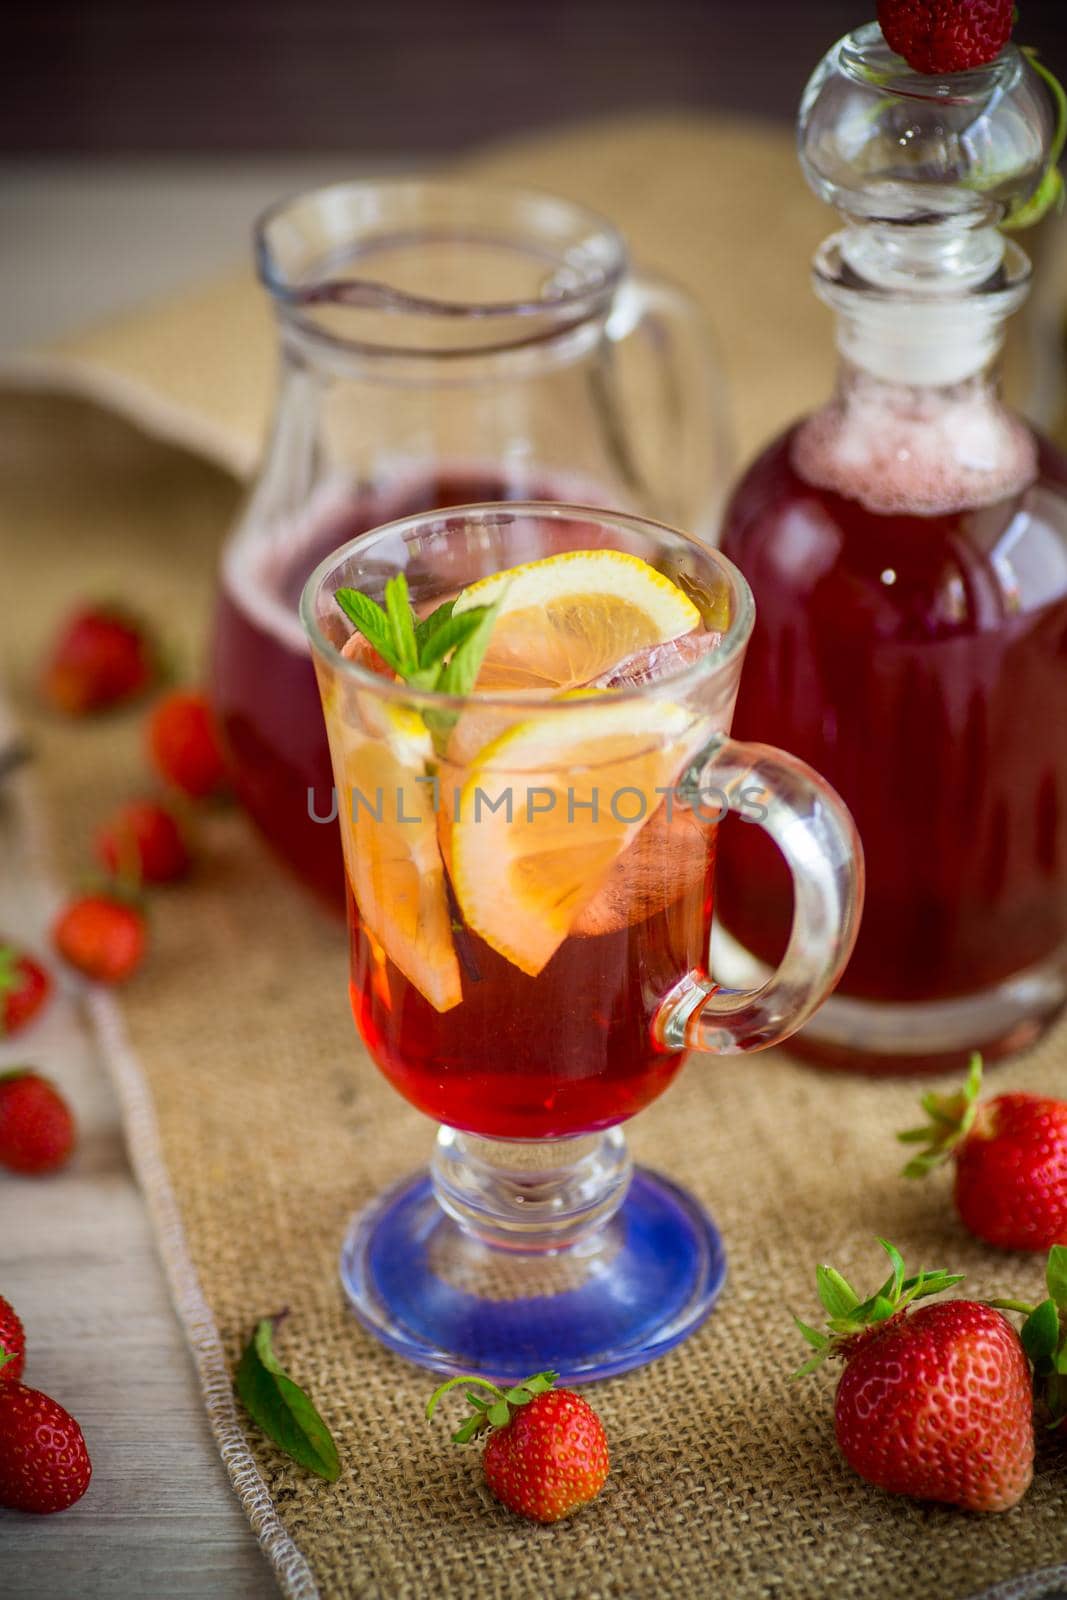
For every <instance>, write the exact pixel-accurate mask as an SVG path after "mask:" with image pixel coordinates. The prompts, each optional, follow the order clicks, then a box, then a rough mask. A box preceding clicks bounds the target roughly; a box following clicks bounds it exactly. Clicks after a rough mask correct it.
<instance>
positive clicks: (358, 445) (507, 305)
mask: <svg viewBox="0 0 1067 1600" xmlns="http://www.w3.org/2000/svg"><path fill="white" fill-rule="evenodd" d="M256 247H257V258H258V266H259V275H260V279H261V281H262V282H263V284H264V285H265V287H266V288H267V290H268V292H269V293H270V296H271V298H272V300H273V303H274V309H275V313H276V316H277V322H278V333H279V344H280V381H279V389H278V396H277V403H276V409H275V416H274V423H273V427H272V430H271V434H270V439H269V442H268V446H267V450H266V455H265V459H264V461H263V465H262V468H261V471H260V474H259V477H258V479H257V481H256V483H255V485H254V486H253V488H252V490H251V493H250V496H249V499H248V503H247V506H246V508H245V510H244V513H243V515H242V517H241V519H240V521H239V523H238V525H237V527H236V529H235V530H234V532H233V533H232V535H231V537H230V539H229V541H228V543H227V545H226V547H225V550H224V553H223V558H222V571H221V583H220V598H219V605H218V613H217V622H216V628H215V643H214V663H213V684H214V696H215V702H216V706H217V710H218V714H219V718H220V724H221V727H222V731H223V734H224V737H225V740H226V743H227V746H228V749H229V752H230V756H231V763H232V768H233V774H234V782H235V786H236V789H237V792H238V795H239V797H240V799H241V800H242V802H243V804H244V805H245V807H246V809H247V810H248V812H249V813H250V815H251V816H252V818H253V820H254V821H255V822H256V823H257V824H258V826H259V827H260V829H261V831H262V832H263V834H264V835H265V837H266V838H267V840H268V842H269V843H270V844H271V845H272V847H273V848H274V851H275V852H276V854H277V855H278V856H280V857H281V859H282V860H283V861H285V862H287V863H288V864H289V865H290V866H291V867H292V868H293V869H295V871H296V872H297V874H298V875H299V876H300V877H301V878H302V879H303V880H304V881H305V882H306V883H307V884H308V885H309V886H310V887H311V888H313V889H315V890H317V891H318V892H319V894H320V895H322V896H323V897H324V898H325V899H326V900H327V901H329V902H330V903H332V904H333V905H335V906H336V907H337V909H338V911H342V910H343V907H344V877H343V873H342V870H341V853H340V844H339V842H338V831H337V828H336V826H334V825H332V823H331V824H330V825H326V819H328V818H329V817H330V795H331V785H332V776H331V769H330V758H329V752H328V750H327V745H326V735H325V732H324V730H323V720H322V714H321V711H320V708H319V703H318V692H317V690H316V687H315V680H314V675H313V672H312V668H311V662H310V658H309V655H308V650H307V645H306V642H305V640H304V637H303V633H302V630H301V627H300V623H299V619H298V617H297V609H296V608H297V602H298V600H299V597H300V592H301V590H302V588H303V585H304V582H305V579H306V578H307V576H308V574H309V573H310V572H311V571H312V569H313V568H314V567H315V566H316V565H317V564H318V562H319V561H321V560H322V558H323V557H324V556H325V555H326V554H328V553H329V552H330V551H331V550H333V549H334V548H336V547H337V546H338V545H341V544H344V543H345V542H346V541H347V540H349V539H351V538H352V537H354V536H355V535H356V534H358V533H361V532H363V531H365V530H367V529H370V528H373V527H376V526H378V525H379V524H381V523H383V522H387V521H389V520H391V519H393V518H396V517H400V516H405V515H409V514H412V513H415V512H417V511H422V510H429V509H435V508H441V507H446V506H454V505H460V504H464V503H470V502H474V501H486V500H495V501H498V500H509V499H510V500H514V499H531V498H534V499H549V500H554V501H578V502H580V503H583V504H587V505H589V504H591V505H598V506H604V507H610V508H615V509H619V510H628V511H632V512H639V513H643V514H646V515H650V516H657V517H659V518H660V519H661V520H663V521H666V522H669V523H672V524H675V525H677V526H681V527H684V528H686V529H688V530H690V531H692V532H695V533H697V534H698V536H703V537H705V538H708V539H710V538H711V537H712V535H713V534H714V532H715V530H716V526H717V520H718V513H719V510H720V508H721V501H722V495H723V491H724V489H725V485H726V482H727V473H728V459H727V458H728V451H727V444H726V432H725V425H724V422H723V414H724V413H723V408H722V405H721V399H720V394H719V387H718V381H717V377H716V371H715V367H714V363H713V361H712V359H711V356H710V350H709V343H708V339H707V334H706V330H705V329H704V326H703V324H702V321H701V319H700V316H699V314H698V313H697V311H696V309H695V307H694V306H693V305H692V303H691V302H690V301H689V300H688V299H687V298H686V297H685V296H684V295H683V294H681V293H680V292H679V291H678V290H676V289H675V288H673V287H672V286H670V285H668V284H666V283H664V282H662V281H658V280H652V279H649V278H644V277H637V276H635V275H634V274H633V273H632V272H631V271H630V268H629V265H628V262H627V257H626V250H625V246H624V243H623V241H622V239H621V238H620V237H619V235H618V234H617V233H616V232H615V230H614V229H613V228H612V227H610V226H609V225H608V224H607V223H605V222H604V221H603V220H602V219H601V218H599V217H596V216H593V215H591V214H590V213H588V212H586V211H584V210H583V209H582V208H580V207H578V206H575V205H572V204H570V203H568V202H566V201H564V200H558V199H556V198H554V197H553V196H551V195H545V194H537V193H532V192H529V193H528V192H522V191H516V190H510V189H501V188H496V187H487V186H476V185H472V184H465V183H452V182H446V181H429V180H426V181H422V180H418V181H406V180H405V181H390V182H367V183H353V184H343V185H339V186H336V187H333V188H327V189H323V190H319V191H316V192H312V193H309V194H306V195H302V196H299V197H298V198H296V199H295V200H291V201H285V202H282V203H281V204H279V205H278V206H276V207H275V208H274V209H273V210H271V211H269V212H268V213H267V214H266V216H265V217H264V218H263V219H262V221H261V223H260V224H259V227H258V229H257V234H256ZM312 795H313V796H314V799H313V801H312V799H311V797H312ZM312 813H314V816H313V815H312ZM316 817H318V818H319V819H320V820H318V821H316V820H315V818H316Z"/></svg>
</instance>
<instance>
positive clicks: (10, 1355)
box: [0, 1344, 15, 1367]
mask: <svg viewBox="0 0 1067 1600" xmlns="http://www.w3.org/2000/svg"><path fill="white" fill-rule="evenodd" d="M14 1359H15V1352H14V1350H6V1349H5V1348H4V1346H3V1345H2V1344H0V1367H6V1366H7V1364H8V1362H9V1361H14Z"/></svg>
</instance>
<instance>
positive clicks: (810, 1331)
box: [793, 1317, 830, 1350]
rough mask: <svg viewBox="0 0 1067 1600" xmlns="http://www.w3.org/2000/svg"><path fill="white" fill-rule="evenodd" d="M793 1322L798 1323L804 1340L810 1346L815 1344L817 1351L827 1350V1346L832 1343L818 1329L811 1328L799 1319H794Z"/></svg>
mask: <svg viewBox="0 0 1067 1600" xmlns="http://www.w3.org/2000/svg"><path fill="white" fill-rule="evenodd" d="M793 1321H794V1322H795V1323H796V1325H797V1328H798V1329H799V1330H800V1332H801V1333H802V1334H803V1336H804V1338H805V1339H806V1340H807V1341H808V1343H809V1344H813V1345H814V1346H815V1348H816V1350H825V1349H826V1346H827V1345H828V1344H829V1343H830V1341H829V1339H828V1338H827V1337H826V1335H825V1333H820V1332H819V1330H818V1329H817V1328H810V1327H809V1326H808V1324H807V1323H806V1322H801V1320H800V1318H799V1317H794V1318H793Z"/></svg>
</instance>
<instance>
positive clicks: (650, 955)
mask: <svg viewBox="0 0 1067 1600" xmlns="http://www.w3.org/2000/svg"><path fill="white" fill-rule="evenodd" d="M715 833H716V829H715V826H714V824H707V823H702V822H701V821H699V820H698V818H697V817H696V816H695V815H694V814H693V813H691V812H688V811H684V810H679V809H675V810H674V813H673V817H672V820H671V821H670V822H669V823H668V822H667V820H666V814H665V807H661V808H660V811H659V812H658V813H657V814H656V815H655V816H654V817H652V818H651V819H650V820H649V822H648V823H647V824H646V825H645V827H644V828H643V829H642V831H641V833H640V834H639V835H638V837H637V839H636V840H635V841H634V843H633V844H631V845H630V847H629V849H628V850H627V851H626V852H625V854H624V855H623V856H622V857H620V859H619V860H618V861H617V862H616V864H615V866H614V868H613V869H612V874H611V876H610V877H609V879H608V880H607V882H606V883H605V884H604V886H603V887H602V888H601V890H600V891H599V892H598V894H597V896H596V897H595V899H594V901H593V902H592V904H591V905H590V906H589V907H587V909H586V911H585V912H584V913H583V914H582V917H581V918H580V920H579V922H578V924H577V930H578V931H576V932H575V933H573V934H572V935H571V936H570V937H569V938H568V939H566V940H565V941H564V943H563V944H562V945H561V946H560V948H559V950H557V952H556V954H555V955H554V956H553V957H552V959H551V960H550V961H549V963H548V965H547V966H546V967H545V968H544V969H543V970H542V971H541V972H540V973H539V974H538V975H537V976H536V977H529V976H527V975H526V974H525V973H523V972H521V971H520V970H519V969H518V967H515V966H513V965H512V964H511V962H509V961H506V960H505V959H504V957H503V956H501V955H498V954H497V953H496V951H494V950H493V949H491V948H490V946H489V945H487V944H485V943H484V941H483V940H481V939H479V938H478V937H477V936H476V935H475V934H474V933H472V932H471V931H470V930H469V929H467V928H464V927H460V928H459V929H458V931H457V932H456V935H455V938H456V950H457V955H458V957H459V960H460V966H461V970H462V984H463V999H462V1002H461V1003H460V1004H459V1005H457V1006H455V1007H453V1008H452V1010H450V1011H445V1012H438V1011H436V1010H435V1009H434V1008H433V1006H432V1005H431V1004H430V1003H429V1001H427V1000H425V999H424V998H423V996H422V995H421V994H420V993H419V992H418V990H417V989H416V988H415V987H414V986H413V985H412V984H411V983H410V982H409V981H408V979H407V978H405V977H404V975H403V973H401V972H400V971H399V970H398V969H397V967H396V966H394V964H393V963H392V962H391V961H390V960H389V959H388V957H387V956H386V955H385V953H384V951H382V949H381V947H380V946H379V945H378V944H377V942H376V941H375V940H374V939H373V937H372V936H370V935H369V934H368V933H367V931H366V930H365V929H364V928H363V926H362V925H361V923H360V918H359V912H358V909H357V907H356V905H355V901H354V900H353V898H352V895H351V892H350V893H349V903H348V914H349V936H350V944H351V997H352V1010H353V1014H354V1016H355V1020H356V1026H357V1027H358V1029H359V1032H360V1034H361V1036H362V1038H363V1040H364V1041H365V1043H366V1045H367V1047H368V1049H369V1050H370V1053H371V1055H372V1056H373V1057H374V1060H375V1061H376V1062H377V1064H378V1066H379V1067H380V1068H381V1069H382V1071H383V1072H384V1073H385V1075H386V1077H387V1078H388V1079H389V1080H390V1082H391V1083H392V1084H393V1085H394V1087H395V1088H396V1089H398V1090H399V1091H400V1093H401V1094H402V1095H404V1096H405V1098H406V1099H408V1100H410V1101H411V1103H412V1104H413V1105H415V1106H417V1107H418V1108H419V1110H420V1111H424V1112H426V1113H427V1114H428V1115H429V1116H431V1117H434V1118H436V1119H437V1120H438V1121H439V1122H444V1123H447V1124H448V1125H449V1126H450V1127H453V1128H460V1129H462V1130H464V1131H465V1132H468V1133H475V1134H480V1135H482V1136H483V1137H485V1138H496V1139H556V1138H563V1137H565V1136H567V1135H569V1134H579V1133H591V1132H593V1131H595V1130H596V1129H600V1128H608V1127H611V1126H612V1125H613V1124H615V1123H618V1122H623V1121H625V1120H626V1119H627V1118H629V1117H632V1116H634V1114H635V1113H636V1112H638V1111H640V1110H642V1109H643V1107H645V1106H647V1105H649V1104H650V1103H651V1102H652V1101H653V1100H655V1099H657V1098H658V1096H659V1095H661V1094H662V1093H663V1091H664V1089H666V1088H667V1086H668V1084H669V1083H670V1082H671V1080H672V1079H673V1078H674V1076H675V1074H676V1073H677V1071H678V1069H679V1067H680V1066H681V1065H682V1061H683V1058H684V1052H681V1051H679V1052H663V1051H662V1050H660V1049H659V1048H658V1047H657V1045H656V1044H655V1042H654V1039H653V1022H654V1019H655V1016H656V1013H657V1011H658V1009H659V1006H660V1003H661V1001H662V1000H663V998H664V997H665V996H666V995H667V993H668V992H669V991H670V990H671V989H672V988H673V987H674V986H675V984H676V983H677V982H678V981H679V979H680V978H682V977H683V976H684V975H685V974H686V973H688V972H693V971H695V972H699V973H704V972H706V969H707V947H708V935H709V931H710V926H711V901H712V895H711V891H712V878H713V872H714V853H715V852H714V845H715Z"/></svg>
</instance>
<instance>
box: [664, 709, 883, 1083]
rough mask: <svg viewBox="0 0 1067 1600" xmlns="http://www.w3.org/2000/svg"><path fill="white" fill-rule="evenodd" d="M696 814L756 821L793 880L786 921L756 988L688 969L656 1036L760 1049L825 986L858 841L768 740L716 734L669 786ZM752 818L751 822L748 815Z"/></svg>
mask: <svg viewBox="0 0 1067 1600" xmlns="http://www.w3.org/2000/svg"><path fill="white" fill-rule="evenodd" d="M679 795H680V797H681V799H682V801H683V803H685V804H688V805H690V806H691V807H692V808H693V810H694V811H696V813H697V815H698V816H708V815H709V813H711V812H712V811H713V810H714V812H715V814H716V815H718V816H722V815H723V814H724V813H725V810H726V809H727V808H728V809H729V810H731V811H736V812H738V813H739V814H740V815H741V816H742V817H744V818H745V822H746V826H749V827H756V826H760V827H763V828H765V829H766V831H767V832H768V833H769V834H770V836H771V838H772V839H773V840H774V842H775V844H776V845H777V846H778V847H779V849H780V850H781V852H782V854H783V856H784V857H785V860H786V864H787V865H788V867H789V871H790V873H791V875H792V878H793V926H792V930H791V932H790V935H789V945H788V947H787V949H786V952H785V955H784V957H783V958H782V964H781V966H780V967H779V968H778V970H777V971H776V972H774V973H772V974H771V976H770V977H769V978H768V980H767V982H766V983H765V984H764V985H763V986H762V988H759V989H754V990H751V991H748V992H738V991H736V990H729V989H720V988H719V987H718V985H717V984H715V982H714V981H713V980H711V979H708V978H706V977H704V976H702V975H701V974H698V973H691V974H689V976H688V977H686V978H683V980H682V982H681V983H680V984H678V985H677V986H676V987H675V988H674V989H673V990H672V992H671V993H670V994H669V995H668V996H667V998H666V1000H665V1001H664V1002H663V1006H662V1008H661V1010H660V1014H659V1017H658V1018H657V1022H656V1033H657V1038H658V1040H659V1042H660V1044H661V1045H663V1046H664V1048H666V1049H671V1050H681V1049H690V1050H708V1051H711V1052H712V1053H713V1054H715V1055H736V1054H738V1053H739V1052H742V1051H744V1052H748V1051H752V1050H766V1049H767V1048H768V1047H769V1046H770V1045H775V1044H781V1042H782V1040H783V1039H788V1038H789V1036H790V1034H792V1033H795V1032H796V1031H797V1029H798V1028H799V1027H801V1026H802V1025H803V1024H804V1023H805V1022H806V1021H807V1019H808V1018H809V1017H810V1016H811V1014H812V1012H813V1011H815V1010H816V1008H817V1007H818V1006H819V1005H821V1004H822V1002H823V1000H825V999H826V997H827V995H828V994H829V993H830V991H831V990H832V989H833V987H834V985H835V984H836V983H837V980H838V979H839V978H840V976H841V973H842V972H843V971H844V968H845V963H846V962H847V961H848V958H849V956H850V955H851V953H852V947H853V945H854V944H855V942H856V932H857V929H858V927H859V920H860V912H861V911H862V909H863V849H862V846H861V844H860V840H859V835H858V834H857V832H856V825H855V823H854V822H853V820H852V817H851V815H850V814H849V812H848V810H847V808H846V806H845V804H844V802H843V801H842V799H841V797H840V796H839V795H838V794H836V793H835V791H834V790H833V789H832V788H831V787H830V785H829V784H828V783H826V782H825V780H824V779H822V778H820V777H819V775H818V773H817V772H813V771H812V769H811V768H810V767H809V766H806V765H805V764H804V762H803V761H798V760H797V759H796V757H795V756H790V755H786V754H785V753H784V751H782V750H774V749H772V748H771V747H770V746H769V745H762V744H739V743H737V742H735V741H734V740H732V739H728V738H725V737H724V738H723V739H721V740H720V741H717V742H716V744H715V745H714V747H713V748H712V749H711V750H710V752H709V751H707V750H705V752H704V753H703V754H702V756H701V757H700V758H699V759H698V760H697V761H696V762H694V764H693V766H692V767H691V768H690V769H689V772H688V773H687V774H686V776H685V777H684V778H683V780H682V783H681V785H680V788H679ZM757 819H758V820H757Z"/></svg>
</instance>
